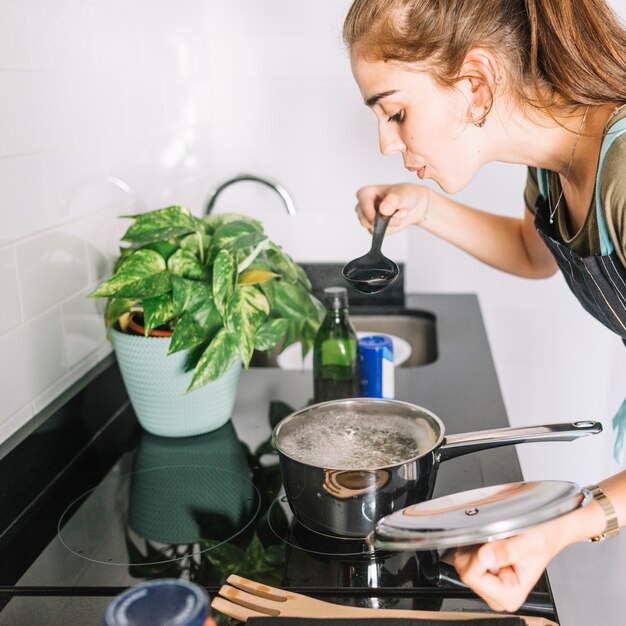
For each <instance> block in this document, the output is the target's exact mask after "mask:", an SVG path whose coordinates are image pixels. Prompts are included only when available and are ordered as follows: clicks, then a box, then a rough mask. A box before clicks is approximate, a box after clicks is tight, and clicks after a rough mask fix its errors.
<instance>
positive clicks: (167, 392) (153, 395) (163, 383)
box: [111, 328, 241, 437]
mask: <svg viewBox="0 0 626 626" xmlns="http://www.w3.org/2000/svg"><path fill="white" fill-rule="evenodd" d="M111 340H112V343H113V347H114V348H115V354H116V356H117V361H118V363H119V366H120V370H121V372H122V377H123V379H124V385H125V386H126V391H127V392H128V397H129V398H130V402H131V404H132V405H133V409H134V410H135V414H136V415H137V419H138V420H139V423H140V424H141V425H142V427H143V428H144V429H145V430H147V431H148V432H149V433H152V434H154V435H160V436H162V437H189V436H191V435H199V434H201V433H207V432H210V431H212V430H216V429H217V428H219V427H220V426H223V425H224V424H225V423H226V422H227V421H228V420H229V418H230V416H231V415H232V411H233V406H234V404H235V397H236V395H237V385H238V383H239V374H240V373H241V361H240V360H239V359H235V361H234V363H233V364H232V366H231V367H230V369H229V370H228V371H227V372H226V373H225V374H224V375H223V376H222V377H220V378H218V379H217V380H214V381H211V382H210V383H208V384H207V385H206V386H204V387H200V388H199V389H195V390H194V391H190V392H189V393H185V391H186V390H187V388H188V387H189V384H190V383H191V379H192V378H193V374H194V372H193V370H191V371H189V372H185V371H184V369H183V368H184V366H185V362H186V358H187V353H186V351H182V352H176V353H175V354H171V355H169V356H168V354H167V351H168V349H169V346H170V341H171V339H170V338H168V337H142V336H140V335H129V334H126V333H122V332H120V331H119V330H116V329H115V328H111Z"/></svg>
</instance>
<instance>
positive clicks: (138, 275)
mask: <svg viewBox="0 0 626 626" xmlns="http://www.w3.org/2000/svg"><path fill="white" fill-rule="evenodd" d="M170 288H171V287H170V279H169V273H168V272H167V271H166V266H165V261H164V260H163V257H162V256H161V255H160V254H159V253H158V252H155V251H154V250H137V251H135V252H133V253H132V254H131V255H129V256H128V257H127V258H126V260H125V261H124V262H123V263H122V264H121V265H120V267H119V269H118V270H117V271H116V272H115V274H113V276H112V277H111V278H109V280H107V281H105V282H104V283H102V284H101V285H100V286H99V287H98V288H97V289H96V290H95V291H94V292H93V293H91V294H90V296H91V297H94V298H99V297H111V296H115V297H121V298H145V297H150V296H159V295H161V294H163V293H167V292H168V291H169V290H170Z"/></svg>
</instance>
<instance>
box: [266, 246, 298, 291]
mask: <svg viewBox="0 0 626 626" xmlns="http://www.w3.org/2000/svg"><path fill="white" fill-rule="evenodd" d="M267 258H268V259H269V261H270V262H271V263H272V265H273V266H274V268H275V269H276V271H278V272H279V273H280V274H281V275H282V276H283V277H284V278H286V279H287V280H288V281H289V282H290V283H297V282H298V279H299V278H300V273H299V272H298V270H297V269H296V264H295V263H294V262H293V261H292V259H291V257H290V256H289V255H287V254H285V253H284V252H283V251H282V250H281V249H280V248H279V247H278V246H277V245H276V244H274V243H271V244H270V247H269V249H268V251H267Z"/></svg>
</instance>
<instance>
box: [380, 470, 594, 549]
mask: <svg viewBox="0 0 626 626" xmlns="http://www.w3.org/2000/svg"><path fill="white" fill-rule="evenodd" d="M590 500H591V495H590V494H589V492H587V491H585V490H584V489H581V487H579V486H578V485H577V484H576V483H571V482H565V481H556V480H546V481H535V482H519V483H508V484H504V485H496V486H493V487H481V488H479V489H471V490H469V491H463V492H460V493H455V494H452V495H449V496H443V497H441V498H435V499H433V500H427V501H425V502H420V503H418V504H414V505H411V506H409V507H406V508H405V509H402V510H401V511H397V512H395V513H392V514H391V515H387V516H386V517H383V518H382V519H381V520H379V521H378V523H377V524H376V528H375V530H374V531H373V532H372V533H370V535H369V536H368V542H369V543H370V544H371V545H373V546H374V547H375V548H382V549H386V550H440V549H446V548H456V547H459V546H467V545H472V544H477V543H485V542H487V541H491V540H494V539H504V538H505V537H511V536H513V535H517V534H519V533H521V532H522V531H524V530H527V529H529V528H532V527H533V526H536V525H538V524H541V523H543V522H547V521H549V520H552V519H555V518H557V517H561V516H562V515H565V514H566V513H569V512H571V511H573V510H575V509H577V508H578V507H580V506H584V505H586V504H587V503H588V502H589V501H590Z"/></svg>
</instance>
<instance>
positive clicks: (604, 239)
mask: <svg viewBox="0 0 626 626" xmlns="http://www.w3.org/2000/svg"><path fill="white" fill-rule="evenodd" d="M624 133H626V118H623V119H621V120H619V121H617V122H615V124H613V126H611V128H610V129H609V130H608V132H607V133H606V136H605V137H604V140H603V141H602V147H601V148H600V160H599V162H598V173H597V174H596V187H595V190H596V191H595V198H596V217H597V219H598V233H599V235H600V253H601V255H602V256H608V255H609V254H611V253H612V252H613V250H614V249H615V247H614V246H613V242H612V241H611V237H610V236H609V231H608V230H607V227H606V221H605V219H604V212H603V211H602V201H601V200H600V178H601V176H602V168H603V167H604V159H605V158H606V155H607V152H608V151H609V148H610V147H611V146H612V145H613V142H614V141H615V140H616V139H617V138H618V137H619V136H620V135H623V134H624ZM537 184H538V186H539V193H540V194H541V195H542V196H543V197H544V198H547V197H548V172H547V171H546V170H544V169H541V168H540V167H538V168H537Z"/></svg>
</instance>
